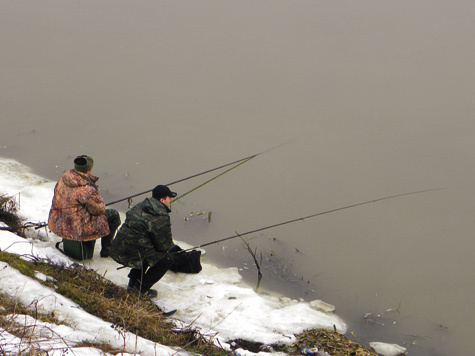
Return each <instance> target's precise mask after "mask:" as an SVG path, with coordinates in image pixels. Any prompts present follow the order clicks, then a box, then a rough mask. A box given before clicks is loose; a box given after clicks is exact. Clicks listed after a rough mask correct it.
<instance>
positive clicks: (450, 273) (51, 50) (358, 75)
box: [0, 0, 475, 356]
mask: <svg viewBox="0 0 475 356" xmlns="http://www.w3.org/2000/svg"><path fill="white" fill-rule="evenodd" d="M0 8H1V11H0V39H1V44H2V50H1V55H0V58H1V59H0V73H1V78H2V79H1V81H0V93H1V95H0V120H1V121H0V122H1V127H0V156H4V157H13V158H16V159H18V160H19V161H21V162H22V163H24V164H27V165H29V166H31V167H32V168H33V169H34V170H35V171H36V172H37V173H39V174H40V175H43V176H45V177H47V178H50V179H52V180H56V179H57V178H58V177H59V175H60V174H61V173H62V172H63V171H64V170H65V169H66V168H69V167H70V165H71V160H72V158H73V157H75V156H76V155H78V154H90V155H92V156H93V157H94V158H95V161H96V167H95V171H94V173H95V174H97V175H99V176H100V177H101V180H100V186H101V191H102V195H103V197H104V199H105V200H106V201H112V200H115V199H119V198H122V197H125V196H128V195H131V194H134V193H137V192H141V191H144V190H147V189H151V188H153V187H154V186H155V185H156V184H159V183H169V182H172V181H175V180H177V179H180V178H184V177H187V176H189V175H192V174H195V173H198V172H201V171H204V170H207V169H209V168H213V167H216V166H219V165H221V164H224V163H227V162H231V161H234V160H236V159H239V158H243V157H246V156H248V155H251V154H254V153H257V152H261V151H265V150H267V149H269V148H274V147H275V148H274V149H272V150H270V151H268V152H265V153H263V154H262V155H259V156H258V157H256V158H255V159H253V160H251V161H249V162H247V163H246V164H244V165H242V166H241V167H239V168H237V169H235V170H233V171H232V172H229V173H227V174H225V175H224V176H222V177H220V178H219V179H217V180H215V181H213V182H211V183H209V184H207V185H206V186H204V187H202V188H200V189H199V190H197V191H196V192H194V193H193V194H190V195H189V196H187V197H186V198H184V199H183V200H182V201H179V202H177V203H176V204H174V215H173V218H174V229H175V231H174V233H175V236H176V238H177V239H181V240H185V241H187V242H189V243H191V244H201V243H204V242H209V241H214V240H217V239H220V238H224V237H227V236H230V235H234V234H235V233H236V232H238V233H244V232H247V231H250V230H253V229H256V228H260V227H264V226H267V225H272V224H275V223H279V222H283V221H287V220H290V219H294V218H298V217H302V216H307V215H310V214H314V213H318V212H323V211H327V210H331V209H335V208H339V207H344V206H347V205H352V204H356V203H360V202H364V201H369V200H373V199H377V198H381V197H385V196H389V195H395V194H400V193H406V192H412V191H418V190H423V189H432V188H446V189H444V190H441V191H434V192H429V193H423V194H415V195H410V196H405V197H400V198H396V199H390V200H385V201H381V202H376V203H372V204H367V205H364V206H359V207H355V208H352V209H347V210H343V211H339V212H335V213H331V214H326V215H323V216H320V217H316V218H312V219H308V220H305V221H299V222H295V223H292V224H288V225H285V226H282V227H279V228H275V229H270V230H266V231H263V232H262V233H260V234H256V235H254V236H252V235H251V236H248V237H251V240H250V244H251V246H252V247H253V248H257V251H258V254H259V255H260V253H262V255H263V257H269V256H270V255H272V259H271V263H270V264H265V263H263V267H265V269H264V271H263V272H264V282H263V287H264V288H269V289H273V290H277V291H281V292H284V293H286V294H287V295H289V296H291V297H295V298H305V299H307V300H311V299H323V300H325V301H326V302H329V303H332V304H334V305H336V308H337V313H338V314H340V315H341V316H342V317H344V318H345V319H346V320H347V322H348V323H349V331H354V334H355V335H356V337H357V339H356V340H358V341H362V342H368V341H383V342H390V343H392V342H394V343H398V344H400V345H403V344H406V346H407V347H408V349H409V353H410V355H417V356H419V355H455V354H457V355H459V356H468V355H472V354H473V351H472V349H471V342H470V340H471V339H472V332H473V330H474V321H473V320H475V311H474V308H473V305H474V297H473V296H474V293H475V283H474V273H473V266H472V265H473V262H472V261H473V260H474V257H475V256H474V247H475V246H474V245H475V243H474V239H473V232H474V231H475V224H474V221H475V220H474V211H475V210H474V199H473V197H474V193H475V191H474V184H473V182H474V176H475V168H474V167H475V166H474V164H473V157H474V152H475V143H474V142H475V140H474V133H475V122H474V117H473V116H474V115H473V114H474V112H475V110H474V109H475V101H474V100H473V93H474V90H475V75H474V73H475V64H474V63H475V61H474V55H475V42H474V41H473V38H474V36H475V21H474V18H475V3H473V2H472V1H454V2H448V1H431V2H427V1H421V0H412V1H406V0H404V1H368V0H362V1H357V2H355V1H339V2H331V3H330V2H322V1H299V2H294V1H293V2H288V1H279V0H275V1H272V2H270V1H259V2H254V1H209V0H205V1H200V2H197V1H196V2H183V1H160V2H156V1H153V2H152V1H142V2H140V4H139V3H137V2H129V1H101V2H91V1H81V2H64V1H41V2H37V1H21V2H19V1H4V2H2V3H1V4H0ZM283 143H285V145H282V146H280V147H276V146H279V145H281V144H283ZM209 178H211V176H209V175H208V176H206V177H202V178H197V179H194V180H190V181H188V182H186V183H180V184H177V185H176V186H174V188H175V190H177V191H178V192H185V191H187V190H188V189H191V188H193V187H195V186H197V185H199V184H201V183H202V182H204V181H206V179H209ZM117 207H118V208H120V209H121V210H125V209H126V206H125V205H124V204H118V205H117ZM200 210H206V211H212V221H211V223H210V224H208V223H206V222H204V221H200V220H197V221H191V220H190V221H188V222H185V220H184V217H185V216H188V215H189V214H190V213H191V212H192V211H200ZM45 218H46V217H45ZM207 251H208V254H207V256H208V257H207V258H211V259H214V260H215V261H216V262H217V263H220V264H222V265H234V266H240V267H241V268H243V273H244V274H245V275H246V276H247V278H248V279H249V282H250V283H251V284H253V283H255V280H256V270H255V267H253V266H252V259H251V256H250V254H249V253H248V252H247V251H246V250H245V249H244V248H243V244H242V242H240V241H239V239H234V240H231V241H228V242H226V243H222V244H219V245H214V246H210V247H208V248H207ZM246 264H247V265H246ZM246 268H248V269H246ZM391 309H397V311H394V310H391ZM365 316H366V317H365Z"/></svg>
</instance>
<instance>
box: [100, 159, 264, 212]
mask: <svg viewBox="0 0 475 356" xmlns="http://www.w3.org/2000/svg"><path fill="white" fill-rule="evenodd" d="M262 153H263V152H260V153H256V154H254V155H251V156H248V157H245V158H241V159H238V160H237V161H234V162H231V163H226V164H223V165H221V166H219V167H216V168H212V169H208V170H207V171H204V172H201V173H197V174H193V175H191V176H189V177H186V178H182V179H179V180H176V181H174V182H171V183H168V184H165V185H167V186H169V185H172V184H176V183H180V182H184V181H186V180H188V179H191V178H195V177H199V176H201V175H203V174H206V173H210V172H214V171H217V170H218V169H221V168H225V167H228V166H231V165H233V164H237V163H240V162H245V161H249V160H251V159H253V158H254V157H257V156H258V155H260V154H262ZM152 190H153V189H149V190H146V191H145V192H142V193H137V194H134V195H131V196H128V197H125V198H122V199H119V200H116V201H113V202H110V203H107V204H106V206H109V205H112V204H116V203H120V202H122V201H124V200H129V199H132V198H135V197H138V196H139V195H143V194H147V193H150V192H151V191H152Z"/></svg>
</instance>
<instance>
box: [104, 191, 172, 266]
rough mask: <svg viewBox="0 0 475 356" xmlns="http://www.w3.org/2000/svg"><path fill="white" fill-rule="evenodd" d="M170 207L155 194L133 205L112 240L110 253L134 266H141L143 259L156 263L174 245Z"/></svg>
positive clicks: (118, 260)
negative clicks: (155, 197)
mask: <svg viewBox="0 0 475 356" xmlns="http://www.w3.org/2000/svg"><path fill="white" fill-rule="evenodd" d="M170 211H171V210H170V209H169V208H168V207H167V206H166V205H165V204H163V203H161V202H160V201H159V200H157V199H154V198H146V199H145V200H144V201H142V202H141V203H139V204H137V205H136V206H134V207H133V208H132V209H130V210H129V211H128V212H127V214H126V218H125V222H124V223H123V224H122V226H121V228H120V229H119V231H118V232H117V235H116V237H115V239H114V240H113V241H112V246H111V257H112V258H113V259H114V260H115V261H116V262H117V263H120V264H121V265H124V266H127V267H131V268H141V267H142V262H143V261H144V260H146V261H147V262H148V264H149V265H150V266H154V265H155V264H156V263H157V262H158V261H160V260H161V259H162V258H163V257H164V256H165V253H166V251H168V250H169V249H170V248H171V247H172V246H173V240H172V230H171V223H170V216H169V215H168V213H169V212H170Z"/></svg>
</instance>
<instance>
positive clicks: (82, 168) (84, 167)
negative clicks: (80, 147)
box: [74, 155, 94, 172]
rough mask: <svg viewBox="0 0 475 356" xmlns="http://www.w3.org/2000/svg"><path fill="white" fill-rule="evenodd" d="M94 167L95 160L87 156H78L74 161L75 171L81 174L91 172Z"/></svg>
mask: <svg viewBox="0 0 475 356" xmlns="http://www.w3.org/2000/svg"><path fill="white" fill-rule="evenodd" d="M92 167H94V160H93V159H92V157H89V156H87V155H81V156H77V157H76V158H75V159H74V169H75V170H76V171H79V172H89V171H91V170H92Z"/></svg>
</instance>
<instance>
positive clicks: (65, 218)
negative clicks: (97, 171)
mask: <svg viewBox="0 0 475 356" xmlns="http://www.w3.org/2000/svg"><path fill="white" fill-rule="evenodd" d="M98 179H99V178H97V177H94V176H87V175H85V174H84V173H81V172H77V171H75V170H73V169H68V170H67V171H65V172H64V173H63V175H62V176H61V178H60V179H59V181H58V183H56V186H55V188H54V196H53V202H52V205H51V209H50V212H49V219H48V226H49V229H50V230H51V231H52V232H54V233H55V234H56V235H58V236H61V237H63V238H65V239H68V240H76V241H89V240H96V239H99V238H101V237H103V236H106V235H108V234H109V225H108V224H107V218H106V216H105V215H104V212H105V210H106V205H105V204H104V201H103V200H102V198H101V197H100V195H99V192H98V191H97V186H96V184H95V182H96V181H97V180H98Z"/></svg>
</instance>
